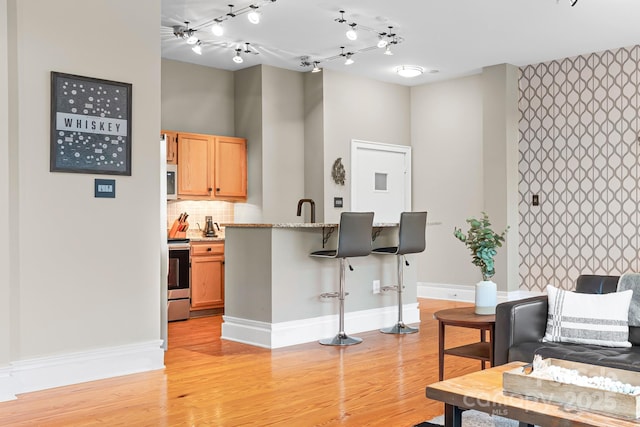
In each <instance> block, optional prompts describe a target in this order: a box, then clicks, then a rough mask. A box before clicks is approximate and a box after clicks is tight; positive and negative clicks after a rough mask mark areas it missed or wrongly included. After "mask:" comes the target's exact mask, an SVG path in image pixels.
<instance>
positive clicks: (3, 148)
mask: <svg viewBox="0 0 640 427" xmlns="http://www.w3.org/2000/svg"><path fill="white" fill-rule="evenodd" d="M8 31H9V22H8V19H7V0H0V59H4V60H0V229H2V230H5V237H4V238H3V239H0V293H2V295H4V296H5V297H4V298H0V343H1V345H0V370H2V369H4V368H5V367H6V366H8V365H9V363H10V362H11V349H12V347H13V345H12V343H11V318H12V315H11V306H12V292H11V289H12V287H11V286H10V283H11V271H12V270H13V268H12V267H11V266H12V264H13V256H12V255H11V248H12V247H15V246H16V245H15V243H14V244H12V243H11V242H10V241H11V239H13V237H12V236H13V234H14V232H13V231H12V230H13V229H12V227H11V226H10V225H11V222H10V218H11V216H10V211H9V206H11V205H13V206H15V202H14V203H12V201H11V199H10V198H9V191H10V188H11V186H10V178H11V174H10V171H9V158H10V152H9V69H8V66H7V64H8V61H7V60H6V59H5V58H8V47H9V36H8ZM3 394H4V392H3V390H1V389H0V400H2V399H3V398H4V396H3ZM10 397H11V396H8V397H7V398H10Z"/></svg>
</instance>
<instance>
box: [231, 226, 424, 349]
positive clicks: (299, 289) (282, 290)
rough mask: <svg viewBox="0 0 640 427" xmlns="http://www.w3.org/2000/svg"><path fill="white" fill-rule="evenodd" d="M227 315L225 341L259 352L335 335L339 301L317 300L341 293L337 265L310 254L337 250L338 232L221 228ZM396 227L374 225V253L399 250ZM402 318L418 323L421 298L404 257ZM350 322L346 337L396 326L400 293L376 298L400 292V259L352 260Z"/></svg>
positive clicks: (413, 272) (348, 301)
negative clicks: (385, 289) (376, 285)
mask: <svg viewBox="0 0 640 427" xmlns="http://www.w3.org/2000/svg"><path fill="white" fill-rule="evenodd" d="M224 226H225V314H224V317H223V321H224V323H223V324H222V338H223V339H228V340H232V341H238V342H244V343H247V344H252V345H256V346H260V347H266V348H278V347H284V346H288V345H293V344H300V343H304V342H310V341H316V340H318V339H320V338H326V337H330V336H332V335H334V334H335V331H336V330H337V325H338V301H337V300H336V299H335V298H330V299H324V298H320V294H322V293H325V292H334V291H337V290H338V283H339V264H340V263H339V262H338V261H336V262H327V261H326V260H319V259H318V258H315V257H311V256H309V254H310V253H311V252H313V251H317V250H321V249H335V247H336V245H337V235H338V233H337V227H338V224H325V223H279V224H224ZM397 233H398V224H396V223H374V224H373V232H372V234H373V235H372V238H373V239H374V242H373V246H374V247H380V246H392V245H395V244H397ZM407 258H408V260H409V262H410V264H411V265H410V266H409V267H405V273H404V274H405V277H404V281H405V285H406V289H405V292H404V294H403V302H404V304H403V317H404V319H405V322H406V323H417V322H419V321H420V312H419V310H418V302H417V298H416V267H415V265H414V263H411V258H412V257H411V256H410V255H409V256H407ZM349 261H350V263H351V265H352V266H353V269H354V270H353V271H347V275H346V290H347V292H348V293H349V296H347V297H346V299H345V319H346V322H345V323H346V325H347V328H346V329H347V330H346V332H347V333H357V332H362V331H369V330H375V329H378V328H381V327H384V326H387V325H388V324H393V323H394V322H395V321H396V318H397V315H398V313H397V300H396V293H395V292H380V293H374V291H373V282H374V281H375V280H379V281H380V286H381V287H383V286H388V285H392V284H395V282H396V281H397V279H396V277H397V265H396V259H395V257H389V256H379V255H373V254H372V255H369V256H366V257H358V258H352V259H350V260H349Z"/></svg>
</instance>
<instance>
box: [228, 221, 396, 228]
mask: <svg viewBox="0 0 640 427" xmlns="http://www.w3.org/2000/svg"><path fill="white" fill-rule="evenodd" d="M221 225H223V226H225V227H231V228H234V227H235V228H323V227H337V226H338V224H336V223H323V222H282V223H276V224H260V223H256V224H250V223H247V224H241V223H236V224H221ZM397 226H398V223H397V222H374V223H373V227H397Z"/></svg>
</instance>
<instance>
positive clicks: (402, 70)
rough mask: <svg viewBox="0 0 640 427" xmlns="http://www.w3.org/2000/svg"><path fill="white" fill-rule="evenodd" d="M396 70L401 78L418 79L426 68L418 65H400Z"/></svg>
mask: <svg viewBox="0 0 640 427" xmlns="http://www.w3.org/2000/svg"><path fill="white" fill-rule="evenodd" d="M394 70H395V72H396V73H398V75H399V76H402V77H406V78H408V79H410V78H412V77H418V76H420V75H422V73H424V68H423V67H420V66H418V65H398V66H397V67H396V68H395V69H394Z"/></svg>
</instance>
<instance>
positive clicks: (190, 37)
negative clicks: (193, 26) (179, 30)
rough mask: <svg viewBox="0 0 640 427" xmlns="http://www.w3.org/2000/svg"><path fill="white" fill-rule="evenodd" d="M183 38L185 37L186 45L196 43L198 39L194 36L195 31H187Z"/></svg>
mask: <svg viewBox="0 0 640 427" xmlns="http://www.w3.org/2000/svg"><path fill="white" fill-rule="evenodd" d="M185 36H186V37H187V44H196V43H198V38H197V37H196V35H195V30H187V31H186V33H185Z"/></svg>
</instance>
